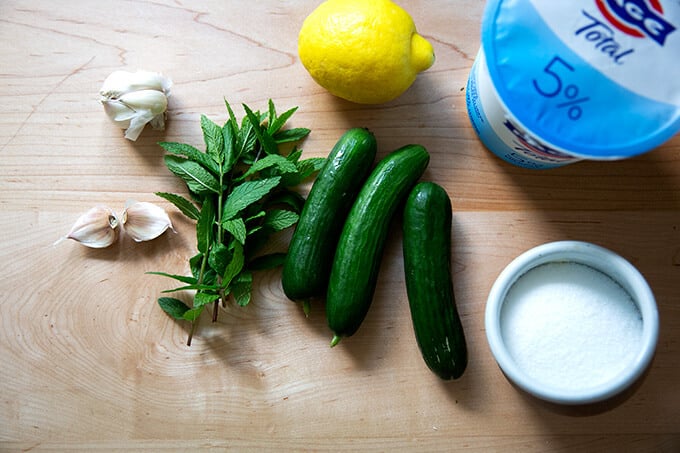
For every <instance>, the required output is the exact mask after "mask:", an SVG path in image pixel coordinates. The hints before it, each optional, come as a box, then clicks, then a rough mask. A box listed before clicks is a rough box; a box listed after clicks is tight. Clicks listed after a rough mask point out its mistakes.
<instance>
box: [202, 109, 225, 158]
mask: <svg viewBox="0 0 680 453" xmlns="http://www.w3.org/2000/svg"><path fill="white" fill-rule="evenodd" d="M201 129H202V130H203V140H204V141H205V146H206V154H208V155H209V156H210V157H212V158H213V160H214V161H215V162H217V163H218V164H221V163H223V162H224V136H223V135H222V128H221V127H220V126H218V125H217V124H215V123H214V122H212V120H210V119H209V118H208V117H207V116H205V115H201Z"/></svg>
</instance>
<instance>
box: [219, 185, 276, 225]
mask: <svg viewBox="0 0 680 453" xmlns="http://www.w3.org/2000/svg"><path fill="white" fill-rule="evenodd" d="M280 180H281V178H280V177H278V176H275V177H273V178H266V179H259V180H256V181H246V182H244V183H243V184H241V185H239V186H236V187H235V188H234V190H233V191H232V192H231V193H230V194H229V196H228V197H227V201H226V202H225V203H224V209H223V210H222V218H223V219H225V220H228V219H232V218H234V217H236V215H237V214H238V213H239V212H241V210H243V209H245V208H247V207H248V206H250V205H251V204H253V203H256V202H257V201H259V200H260V199H261V198H262V197H264V196H265V195H267V194H268V193H269V192H270V191H271V190H272V189H273V188H274V187H276V186H277V185H278V184H279V181H280Z"/></svg>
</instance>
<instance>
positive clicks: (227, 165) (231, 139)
mask: <svg viewBox="0 0 680 453" xmlns="http://www.w3.org/2000/svg"><path fill="white" fill-rule="evenodd" d="M222 141H223V142H224V163H223V165H222V173H227V172H229V171H231V169H232V168H233V166H234V163H236V161H237V159H238V156H237V152H236V134H235V133H234V127H233V126H232V124H231V121H227V123H226V124H225V125H224V126H223V127H222Z"/></svg>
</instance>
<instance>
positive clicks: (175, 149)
mask: <svg viewBox="0 0 680 453" xmlns="http://www.w3.org/2000/svg"><path fill="white" fill-rule="evenodd" d="M158 144H159V145H160V146H161V148H163V149H164V150H165V151H167V152H168V153H170V154H175V155H177V156H185V157H186V158H187V159H189V160H193V161H194V162H196V163H199V164H201V165H202V166H204V167H205V168H207V169H208V170H210V171H211V172H213V173H214V174H216V175H217V174H219V171H220V169H219V166H218V165H217V164H216V163H215V161H214V160H213V159H212V158H211V157H210V156H208V155H207V154H206V153H204V152H202V151H199V150H197V149H196V148H194V147H193V146H191V145H187V144H186V143H175V142H159V143H158Z"/></svg>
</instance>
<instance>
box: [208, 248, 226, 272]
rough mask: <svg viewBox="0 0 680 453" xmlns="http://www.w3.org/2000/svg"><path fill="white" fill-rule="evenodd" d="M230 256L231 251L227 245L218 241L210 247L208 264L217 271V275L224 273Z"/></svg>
mask: <svg viewBox="0 0 680 453" xmlns="http://www.w3.org/2000/svg"><path fill="white" fill-rule="evenodd" d="M230 258H231V253H230V252H229V249H228V248H227V246H226V245H224V244H223V243H221V242H218V243H216V244H215V245H213V246H212V248H211V249H210V254H209V255H208V264H209V265H210V267H211V268H212V269H213V270H214V271H215V272H217V275H224V270H225V269H226V268H227V265H228V264H229V260H230Z"/></svg>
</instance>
